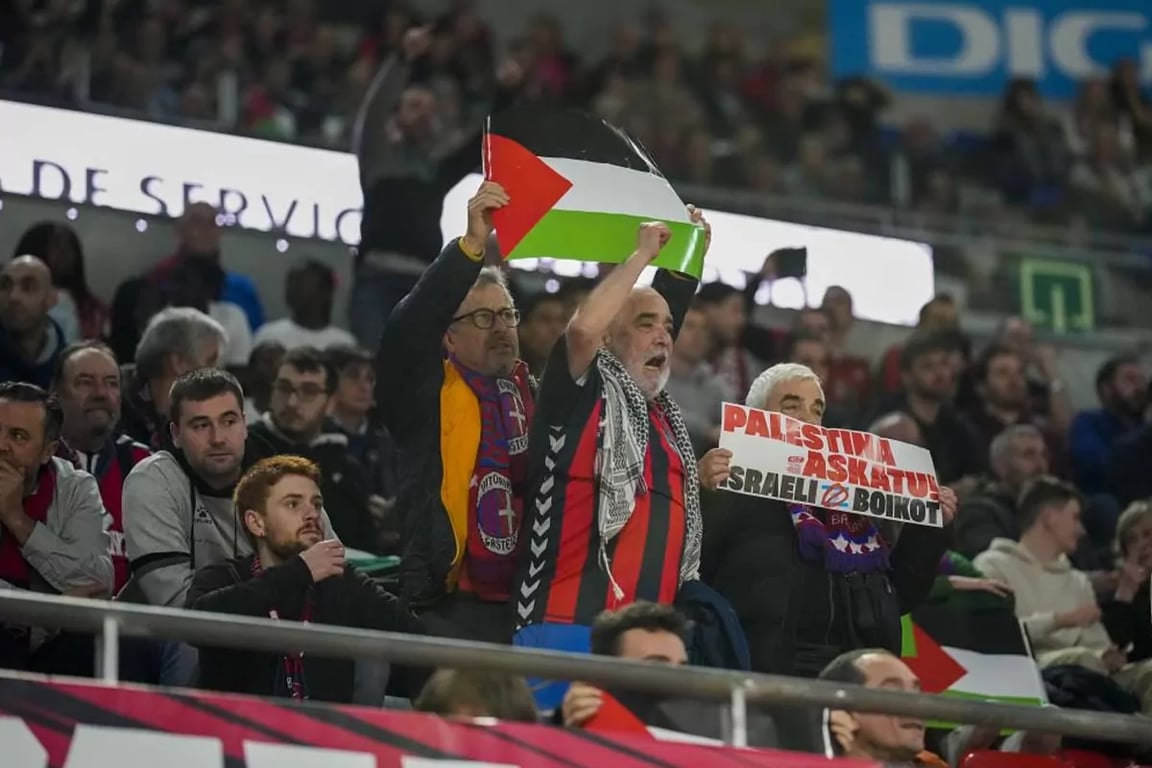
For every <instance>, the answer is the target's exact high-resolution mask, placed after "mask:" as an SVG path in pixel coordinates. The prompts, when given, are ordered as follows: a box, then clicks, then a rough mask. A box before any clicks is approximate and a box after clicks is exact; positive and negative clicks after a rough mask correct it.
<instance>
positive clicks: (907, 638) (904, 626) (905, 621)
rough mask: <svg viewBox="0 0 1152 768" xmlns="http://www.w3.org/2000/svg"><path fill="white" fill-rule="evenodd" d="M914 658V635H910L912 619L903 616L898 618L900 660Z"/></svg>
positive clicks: (906, 615)
mask: <svg viewBox="0 0 1152 768" xmlns="http://www.w3.org/2000/svg"><path fill="white" fill-rule="evenodd" d="M915 657H916V635H914V634H913V633H912V617H911V616H909V615H908V614H904V615H903V616H901V617H900V658H902V659H912V658H915Z"/></svg>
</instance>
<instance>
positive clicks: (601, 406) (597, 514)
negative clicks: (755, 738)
mask: <svg viewBox="0 0 1152 768" xmlns="http://www.w3.org/2000/svg"><path fill="white" fill-rule="evenodd" d="M689 214H690V217H691V219H692V221H693V222H694V223H696V224H697V225H698V228H697V230H695V232H696V235H697V236H700V237H703V238H704V243H705V248H706V247H707V245H708V242H709V240H710V236H711V232H710V229H709V228H708V225H707V222H705V221H704V219H703V217H702V215H701V212H700V211H698V210H697V209H695V208H692V207H689ZM671 237H672V233H671V230H670V229H669V227H668V226H667V225H666V224H663V223H658V222H648V223H645V224H641V225H640V228H639V232H638V234H637V238H636V250H635V251H634V252H633V253H632V255H631V256H629V257H628V258H627V259H626V260H625V261H624V262H623V263H622V264H620V265H619V266H618V267H616V268H615V269H613V270H612V271H611V272H610V273H609V274H608V275H607V277H605V278H604V279H603V280H602V281H601V282H600V284H599V285H597V286H596V288H595V289H593V291H592V292H591V293H590V294H589V295H588V297H587V298H586V299H585V300H584V302H583V303H582V304H581V306H580V308H579V309H578V310H577V311H576V314H575V315H574V316H573V318H572V320H571V322H570V323H569V324H568V328H567V330H566V331H565V332H564V334H563V335H562V336H561V337H560V339H559V340H558V341H557V343H556V346H555V347H553V349H552V355H551V357H550V359H549V361H548V365H547V367H546V368H545V372H544V378H543V379H542V380H541V383H540V394H539V397H538V399H537V403H536V423H535V424H534V425H533V431H532V439H531V442H530V453H531V460H532V472H531V477H532V480H533V487H532V491H531V494H530V496H529V497H528V498H530V499H531V500H532V506H533V512H532V515H531V516H529V517H527V518H526V519H525V522H524V533H525V536H526V537H530V542H529V544H528V547H527V551H526V552H525V553H524V556H523V562H522V563H521V567H520V576H519V583H518V589H517V592H516V613H517V615H516V622H517V625H518V631H517V634H516V638H515V642H516V644H517V645H522V646H526V647H543V648H552V649H560V650H571V651H578V652H587V651H588V650H589V649H590V631H591V630H590V628H591V626H592V623H593V621H594V620H595V618H596V616H597V615H599V614H600V612H601V611H604V610H615V609H618V608H621V607H623V606H626V605H629V604H631V603H634V602H636V601H638V600H647V601H650V602H653V603H659V604H664V605H668V604H671V603H672V602H673V601H674V600H675V598H676V595H677V593H678V592H679V590H680V586H681V584H683V583H684V582H686V581H692V580H695V579H696V578H697V573H698V571H699V564H700V539H701V522H700V504H699V482H698V479H697V475H696V457H695V454H694V453H693V449H692V440H691V437H690V436H689V433H688V429H687V427H686V426H685V424H684V419H683V418H682V417H681V414H680V409H679V408H678V407H677V406H676V403H675V402H673V400H672V398H671V397H670V396H669V395H668V393H667V392H666V391H665V385H666V384H667V383H668V377H669V373H670V372H671V361H672V344H673V341H674V340H675V338H676V335H677V333H678V332H679V330H680V325H681V323H682V322H683V320H684V315H685V314H686V313H687V311H688V306H689V304H690V303H691V301H692V296H693V294H694V293H695V291H696V286H697V281H696V280H695V279H692V278H690V277H685V276H682V275H679V274H676V273H672V272H669V271H667V270H660V271H659V272H657V274H656V278H655V281H654V282H653V285H652V287H650V288H649V287H636V282H637V280H638V279H639V278H640V275H641V272H643V270H644V269H645V268H647V267H648V266H649V265H650V264H652V262H653V261H655V259H656V257H657V256H658V255H659V254H660V252H661V250H662V249H663V248H664V246H665V245H666V244H668V242H669V240H670V238H671ZM681 237H683V235H681ZM675 245H676V247H678V248H683V247H684V246H685V243H683V242H678V243H676V244H675ZM565 687H566V686H564V685H562V684H553V685H546V686H542V687H539V688H538V689H537V691H536V698H537V702H538V704H539V705H540V706H541V707H543V708H544V709H550V708H554V707H555V706H558V705H559V704H560V699H561V698H562V697H563V695H564V689H565Z"/></svg>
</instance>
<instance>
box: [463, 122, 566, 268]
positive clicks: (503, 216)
mask: <svg viewBox="0 0 1152 768" xmlns="http://www.w3.org/2000/svg"><path fill="white" fill-rule="evenodd" d="M484 139H485V147H484V175H485V177H487V178H488V180H489V181H494V182H496V183H497V184H500V185H501V186H502V187H504V191H505V192H507V193H508V197H509V198H510V199H511V201H512V202H510V203H509V204H508V205H506V206H504V207H503V208H501V209H500V210H498V211H494V212H493V213H492V223H493V224H495V225H496V241H497V242H498V243H499V244H500V253H502V254H504V257H505V258H507V257H508V255H509V254H511V253H512V251H514V250H515V249H516V246H518V245H520V241H522V240H523V239H524V237H525V236H526V235H527V234H528V233H529V232H531V231H532V228H533V227H535V226H536V225H537V224H538V223H539V222H540V220H541V219H542V218H544V217H545V216H546V215H547V214H548V212H549V211H550V210H552V208H553V206H555V205H556V203H558V202H559V201H560V198H562V197H564V195H565V194H567V192H568V190H569V189H571V188H572V182H571V181H569V180H568V179H566V178H564V177H563V176H561V175H560V174H559V173H557V172H556V171H554V170H552V168H551V167H550V166H549V165H548V164H547V163H545V162H544V161H543V160H541V159H540V158H539V157H537V156H536V155H535V154H534V153H532V152H530V151H529V150H528V149H527V148H526V147H525V146H524V145H523V144H520V143H519V142H517V141H513V140H512V139H509V138H507V137H505V136H499V135H496V134H492V133H490V134H488V135H487V136H485V137H484Z"/></svg>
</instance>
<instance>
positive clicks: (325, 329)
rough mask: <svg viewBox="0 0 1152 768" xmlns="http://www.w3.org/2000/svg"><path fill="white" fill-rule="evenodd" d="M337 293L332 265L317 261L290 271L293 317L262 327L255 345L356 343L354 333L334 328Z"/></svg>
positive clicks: (289, 297)
mask: <svg viewBox="0 0 1152 768" xmlns="http://www.w3.org/2000/svg"><path fill="white" fill-rule="evenodd" d="M335 294H336V275H335V273H333V271H332V269H331V268H330V267H329V266H327V265H326V264H323V263H321V262H319V261H316V260H315V259H308V260H306V261H303V262H300V263H299V264H297V265H296V266H295V267H293V268H292V269H291V271H289V272H288V277H287V280H286V281H285V286H284V301H285V302H286V303H287V304H288V310H289V312H290V313H291V317H290V318H288V317H286V318H283V319H281V320H276V321H275V322H272V323H266V324H265V325H263V326H262V327H261V328H260V330H259V331H257V332H256V339H255V342H256V344H262V343H263V342H266V341H276V342H279V343H281V344H283V345H284V348H285V349H294V348H295V347H315V348H316V349H327V348H329V347H334V346H336V345H338V344H343V345H354V344H356V339H355V338H353V336H352V334H351V333H349V332H348V331H346V330H344V329H343V328H337V327H336V326H334V325H332V303H333V300H334V297H335Z"/></svg>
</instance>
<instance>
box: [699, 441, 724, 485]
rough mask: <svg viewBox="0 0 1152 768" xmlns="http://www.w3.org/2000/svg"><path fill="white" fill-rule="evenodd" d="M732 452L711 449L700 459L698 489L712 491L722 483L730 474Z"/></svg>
mask: <svg viewBox="0 0 1152 768" xmlns="http://www.w3.org/2000/svg"><path fill="white" fill-rule="evenodd" d="M731 467H732V451H729V450H728V449H727V448H713V449H712V450H710V451H708V453H706V454H704V458H702V459H700V464H699V468H698V474H699V475H700V487H701V488H704V489H705V490H709V491H714V490H716V489H717V488H719V487H720V486H722V485H723V484H724V483H726V482H728V477H729V476H730V475H731V474H732V472H731Z"/></svg>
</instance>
